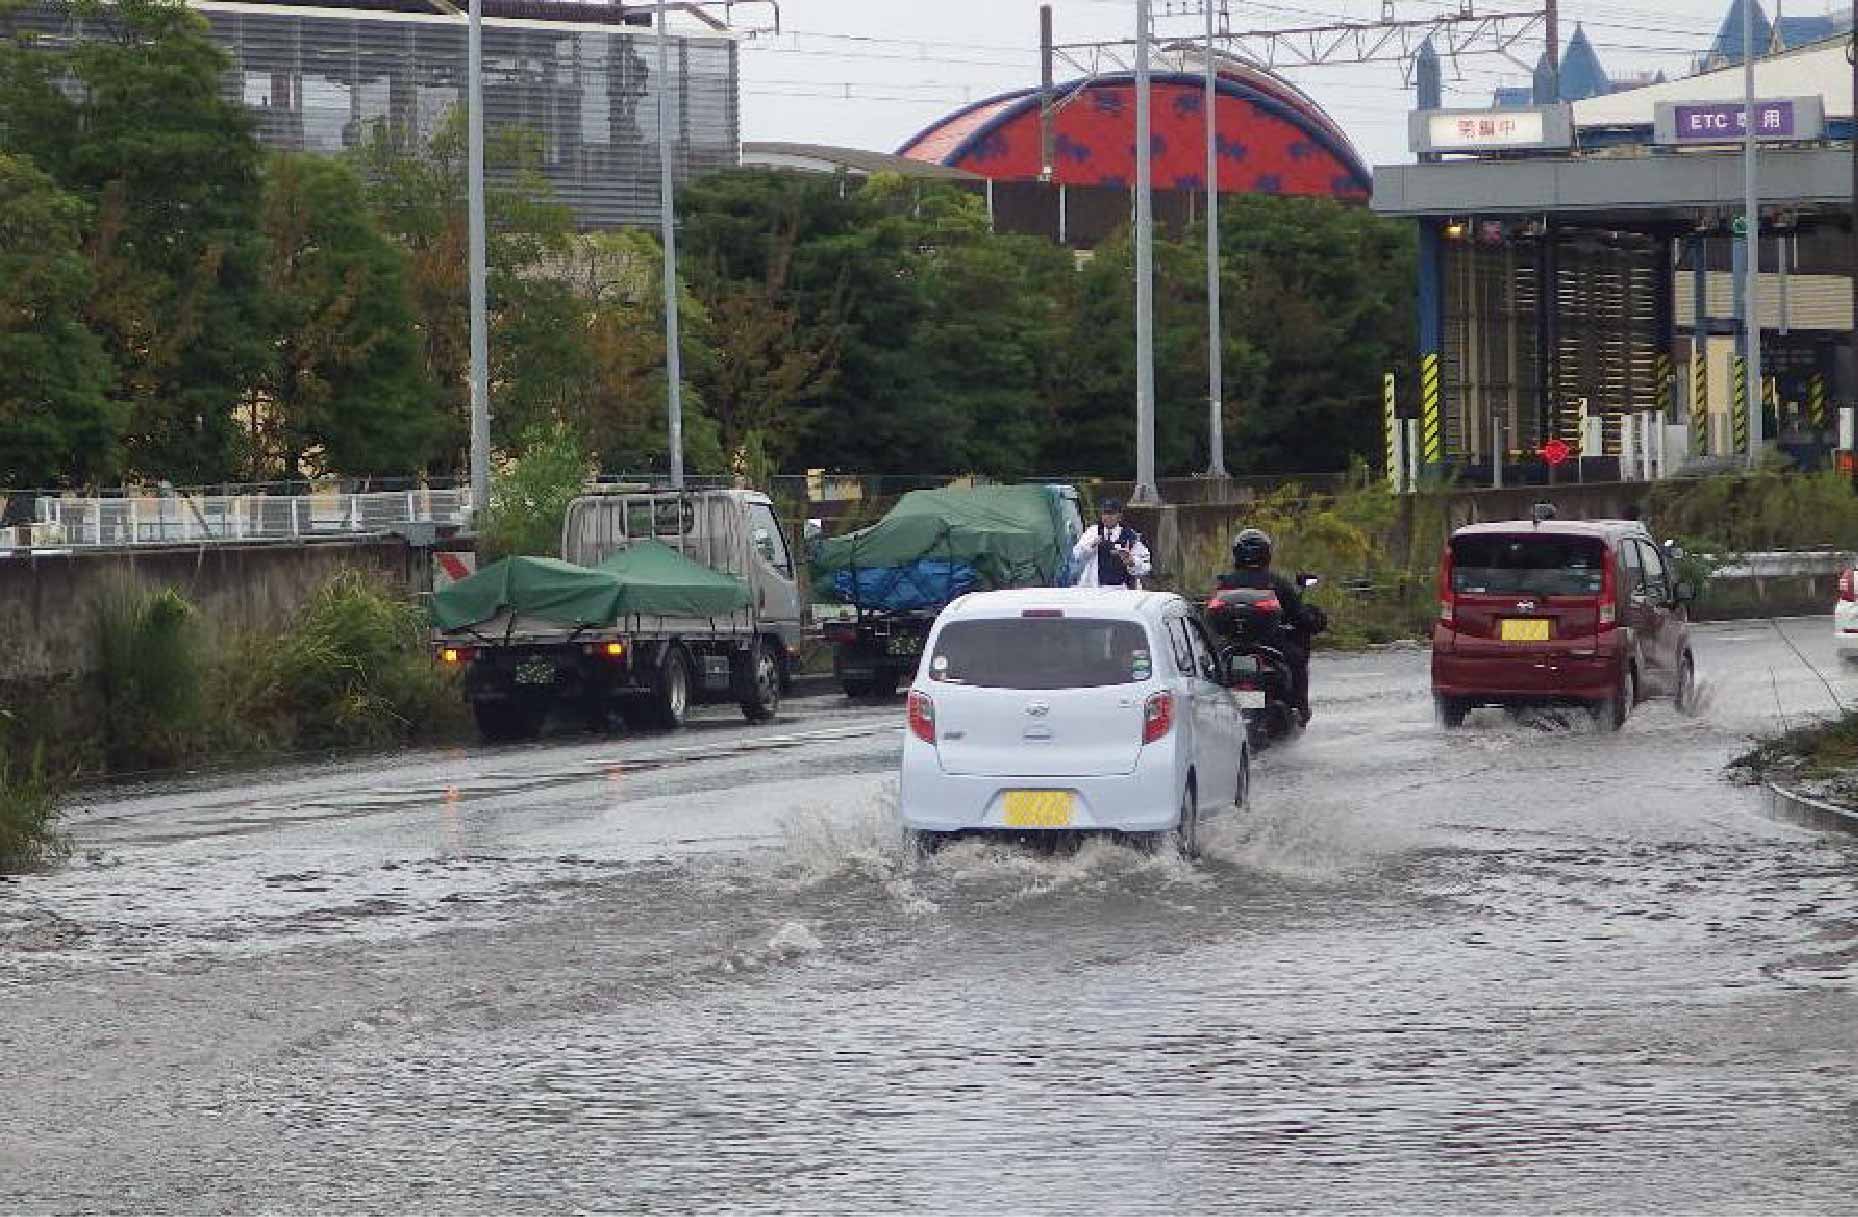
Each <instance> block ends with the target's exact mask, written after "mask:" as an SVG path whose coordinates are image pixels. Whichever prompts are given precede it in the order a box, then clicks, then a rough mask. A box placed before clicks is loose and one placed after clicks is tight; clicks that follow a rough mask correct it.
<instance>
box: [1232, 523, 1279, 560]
mask: <svg viewBox="0 0 1858 1217" xmlns="http://www.w3.org/2000/svg"><path fill="white" fill-rule="evenodd" d="M1232 565H1233V566H1234V567H1235V568H1237V569H1239V570H1263V569H1264V568H1265V567H1267V566H1269V565H1271V534H1270V533H1268V532H1266V531H1265V530H1264V529H1262V528H1247V529H1245V530H1244V531H1242V532H1240V533H1239V535H1238V536H1236V537H1234V538H1232Z"/></svg>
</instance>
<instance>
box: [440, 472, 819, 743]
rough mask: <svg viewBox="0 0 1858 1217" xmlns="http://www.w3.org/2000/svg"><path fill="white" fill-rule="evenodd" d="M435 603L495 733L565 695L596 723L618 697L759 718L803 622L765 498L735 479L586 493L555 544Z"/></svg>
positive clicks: (480, 716) (783, 683)
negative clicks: (704, 486) (549, 551)
mask: <svg viewBox="0 0 1858 1217" xmlns="http://www.w3.org/2000/svg"><path fill="white" fill-rule="evenodd" d="M433 617H434V632H433V646H434V648H435V651H436V652H437V654H438V657H439V659H440V660H441V662H444V663H447V664H454V665H458V666H460V667H462V668H463V669H464V671H465V682H464V683H465V690H466V696H467V697H469V699H470V701H471V707H472V710H473V712H474V714H475V716H476V719H477V724H478V729H479V731H480V733H481V734H482V735H483V736H484V737H485V738H487V739H493V740H512V739H526V738H530V737H533V736H534V735H536V734H537V733H538V732H539V731H540V730H541V728H542V726H543V723H544V722H545V720H546V719H547V718H548V716H549V714H550V712H551V711H559V710H564V709H566V710H572V711H575V712H578V713H579V714H580V715H581V716H583V717H584V718H585V720H586V721H587V722H588V723H589V725H592V726H595V727H604V726H605V725H606V724H607V723H608V722H609V721H610V716H611V715H612V714H613V713H614V712H617V713H618V714H619V715H620V716H621V717H622V718H623V719H624V721H625V723H626V724H627V726H629V727H660V728H675V727H678V726H681V725H682V724H683V722H684V719H685V715H686V714H687V712H688V711H689V708H690V706H691V705H693V704H700V703H706V702H731V701H733V702H736V703H737V704H739V705H740V706H741V708H742V712H743V714H744V715H746V716H747V717H748V718H749V719H750V720H751V721H760V720H765V719H768V718H772V717H773V716H774V714H775V712H776V710H777V708H778V707H779V705H780V699H781V696H782V694H783V693H784V692H785V691H786V690H787V689H788V688H789V687H790V685H791V681H792V667H793V664H794V662H795V660H796V659H797V658H798V656H799V645H800V626H801V622H800V593H799V588H798V584H797V582H796V579H795V571H794V554H793V551H792V549H791V548H790V547H789V545H788V542H787V537H786V534H785V533H784V532H783V530H782V528H781V525H780V521H779V519H778V518H777V516H776V515H775V511H774V504H773V502H772V501H771V500H770V499H769V498H768V496H766V495H765V494H759V493H756V492H753V491H745V490H717V491H699V492H676V491H649V492H620V493H608V494H588V495H584V496H582V497H580V498H578V499H576V500H575V501H574V502H573V503H572V504H571V505H570V506H569V508H568V513H567V519H566V521H565V522H564V524H563V528H562V538H561V559H560V560H554V559H537V558H512V559H508V560H506V561H504V562H499V563H497V564H495V565H494V566H491V567H488V568H486V569H485V570H483V571H480V572H478V573H477V574H476V575H473V576H472V577H471V578H469V579H466V580H464V581H462V582H460V583H456V584H453V585H452V586H451V587H449V588H446V589H445V590H444V591H441V592H439V593H438V594H437V595H435V596H434V612H433Z"/></svg>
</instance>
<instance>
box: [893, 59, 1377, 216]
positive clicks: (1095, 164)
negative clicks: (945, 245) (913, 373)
mask: <svg viewBox="0 0 1858 1217" xmlns="http://www.w3.org/2000/svg"><path fill="white" fill-rule="evenodd" d="M1150 89H1151V106H1152V114H1151V119H1150V127H1151V131H1150V135H1151V143H1152V146H1153V181H1154V184H1155V187H1156V188H1157V189H1174V190H1203V189H1205V187H1206V121H1205V112H1206V83H1205V81H1204V80H1203V79H1202V78H1201V77H1199V76H1193V75H1175V74H1158V75H1156V76H1154V77H1153V78H1152V80H1151V85H1150ZM1055 93H1056V96H1057V97H1058V98H1059V100H1060V107H1059V109H1058V114H1057V119H1056V122H1055V123H1054V136H1053V142H1054V157H1053V160H1054V164H1053V176H1054V179H1055V180H1056V181H1058V182H1060V183H1062V184H1064V185H1067V186H1122V187H1127V186H1131V185H1133V184H1134V183H1135V178H1136V167H1135V81H1134V79H1133V78H1132V77H1129V76H1109V77H1100V78H1098V79H1096V80H1093V81H1090V82H1087V83H1077V84H1070V85H1063V86H1060V87H1059V88H1058V89H1057V90H1055ZM1218 95H1219V113H1218V120H1219V121H1218V127H1217V132H1216V134H1217V136H1218V142H1219V188H1220V192H1221V193H1224V194H1297V195H1325V196H1328V197H1331V198H1339V199H1350V200H1357V201H1359V200H1363V199H1366V198H1367V197H1368V194H1369V192H1370V189H1371V186H1372V182H1371V179H1370V178H1369V176H1368V170H1367V167H1366V166H1365V165H1364V164H1363V163H1362V161H1361V158H1360V157H1359V156H1358V155H1356V153H1355V150H1354V148H1353V147H1352V146H1351V145H1350V144H1349V142H1348V138H1347V136H1345V135H1344V134H1343V133H1342V131H1341V129H1340V128H1339V127H1337V126H1336V125H1335V123H1334V122H1333V121H1331V120H1330V118H1329V116H1328V115H1326V114H1324V113H1323V112H1322V110H1321V109H1320V108H1318V107H1317V106H1316V104H1315V103H1314V102H1312V101H1310V100H1309V99H1308V98H1307V97H1305V96H1304V95H1303V94H1302V93H1300V92H1298V91H1297V90H1296V89H1295V88H1294V87H1292V86H1290V85H1289V84H1288V83H1286V82H1283V81H1281V80H1277V79H1276V78H1274V77H1268V76H1265V75H1264V74H1263V73H1254V74H1253V75H1250V76H1248V77H1247V78H1246V79H1234V78H1233V77H1232V76H1231V75H1222V77H1221V79H1220V82H1219V94H1218ZM1039 138H1040V137H1039V92H1038V90H1037V89H1026V90H1021V91H1018V92H1015V93H1009V94H1006V95H1004V96H1001V97H995V98H990V99H988V100H987V101H983V102H980V103H978V104H976V105H973V106H969V107H968V108H966V109H965V110H961V111H959V112H957V113H955V114H953V115H950V116H949V117H948V118H946V119H944V120H943V121H942V122H939V123H937V124H936V125H935V126H933V127H930V128H929V129H928V130H926V131H924V132H923V133H922V134H920V135H918V136H917V137H916V138H914V139H912V140H911V141H910V142H909V143H907V144H905V145H904V146H903V147H902V148H901V149H899V152H900V153H901V154H902V155H904V156H907V157H910V158H911V159H913V160H919V161H927V162H930V163H932V164H939V165H950V166H953V167H955V168H959V169H966V170H968V171H969V172H971V173H978V174H980V175H981V176H982V177H988V178H992V179H994V180H996V181H1031V180H1034V179H1036V178H1038V176H1039V173H1040V170H1041V165H1040V163H1039V162H1040V156H1039Z"/></svg>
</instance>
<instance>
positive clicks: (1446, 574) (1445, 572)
mask: <svg viewBox="0 0 1858 1217" xmlns="http://www.w3.org/2000/svg"><path fill="white" fill-rule="evenodd" d="M1455 607H1456V606H1455V604H1454V601H1453V598H1452V547H1451V546H1450V545H1449V544H1448V545H1446V547H1445V556H1444V557H1442V558H1440V559H1439V621H1440V623H1441V624H1443V625H1446V626H1450V625H1451V624H1452V615H1453V609H1454V608H1455Z"/></svg>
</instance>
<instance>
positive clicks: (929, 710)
mask: <svg viewBox="0 0 1858 1217" xmlns="http://www.w3.org/2000/svg"><path fill="white" fill-rule="evenodd" d="M910 734H911V735H914V736H915V737H916V738H917V739H919V740H921V741H922V742H923V743H925V744H934V743H935V703H934V702H933V701H931V700H929V695H928V694H927V693H916V692H912V693H911V694H910Z"/></svg>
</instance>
